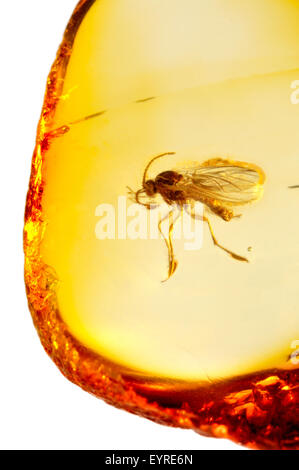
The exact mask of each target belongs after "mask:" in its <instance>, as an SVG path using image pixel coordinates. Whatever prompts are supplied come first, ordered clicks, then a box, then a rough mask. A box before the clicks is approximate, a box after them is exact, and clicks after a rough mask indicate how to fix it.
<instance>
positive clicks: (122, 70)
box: [24, 0, 299, 449]
mask: <svg viewBox="0 0 299 470" xmlns="http://www.w3.org/2000/svg"><path fill="white" fill-rule="evenodd" d="M298 90H299V5H298V3H297V2H294V1H291V0H277V1H275V2H268V1H266V0H243V1H242V2H231V1H227V0H210V1H209V2H206V1H203V0H184V1H182V0H164V1H163V2H161V1H160V0H151V1H150V2H149V1H147V0H119V1H118V2H111V1H110V0H109V1H108V0H101V1H100V0H82V1H81V2H80V3H79V5H78V6H77V8H76V10H75V12H74V14H73V16H72V18H71V20H70V22H69V25H68V27H67V29H66V32H65V36H64V39H63V42H62V44H61V46H60V48H59V51H58V54H57V58H56V60H55V62H54V65H53V67H52V69H51V72H50V75H49V78H48V83H47V90H46V95H45V102H44V106H43V109H42V115H41V119H40V123H39V126H38V132H37V141H36V148H35V151H34V156H33V163H32V174H31V179H30V186H29V192H28V197H27V205H26V215H25V229H24V249H25V278H26V287H27V295H28V301H29V307H30V310H31V313H32V316H33V320H34V324H35V326H36V328H37V330H38V333H39V335H40V339H41V342H42V344H43V346H44V348H45V349H46V351H47V352H48V354H49V355H50V356H51V358H52V359H53V360H54V362H55V363H56V364H57V366H58V367H59V368H60V370H61V371H62V372H63V374H64V375H65V376H66V377H67V378H68V379H69V380H71V381H72V382H74V383H76V384H78V385H79V386H80V387H82V388H83V389H84V390H86V391H88V392H90V393H93V394H94V395H96V396H98V397H100V398H103V399H105V400H106V401H107V402H108V403H110V404H113V405H116V406H119V407H122V408H124V409H126V410H128V411H132V412H134V413H138V414H142V415H144V416H145V417H147V418H150V419H153V420H155V421H158V422H160V423H164V424H168V425H172V426H178V427H183V428H191V429H194V430H195V431H197V432H199V433H201V434H205V435H209V436H215V437H225V438H229V439H232V440H234V441H236V442H238V443H240V444H242V445H244V446H248V447H251V448H258V449H296V448H299V444H298V442H299V432H298V425H299V408H298V406H299V384H298V363H299V316H298V275H299V262H298V260H299V245H298V231H299V221H298V217H297V214H298V203H299V189H298V185H299V134H298V125H299V92H298ZM162 153H169V155H166V156H165V158H164V157H163V158H161V159H157V160H156V161H154V162H153V165H152V166H151V167H150V168H149V170H148V172H149V174H148V175H147V176H148V179H149V180H151V181H154V183H155V185H154V186H153V184H152V183H147V182H146V181H143V174H144V170H145V168H146V167H147V165H148V164H149V162H150V161H151V159H153V158H154V157H155V156H158V155H159V154H162ZM207 162H208V163H207ZM215 162H218V163H215ZM219 162H220V163H219ZM236 162H239V163H236ZM213 165H214V167H215V165H216V166H217V165H218V169H216V170H215V169H214V170H211V167H213ZM219 165H220V166H221V165H222V168H221V171H219ZM238 165H239V166H238ZM223 166H225V170H224V169H223ZM228 167H229V168H230V170H228ZM232 167H234V168H236V167H238V173H237V176H236V172H235V170H232V169H231V168H232ZM196 168H197V169H198V168H199V170H195V169H196ZM202 168H206V170H205V171H209V178H210V179H209V181H208V182H207V180H205V182H203V179H202V175H203V170H202ZM207 168H208V170H207ZM240 168H241V170H240ZM190 169H192V170H190ZM183 171H185V173H184V175H185V176H184V178H185V179H184V182H185V183H186V185H187V186H186V185H185V186H184V190H185V191H186V192H185V193H184V194H187V191H189V192H188V194H189V195H190V194H192V195H193V196H194V194H198V193H197V192H196V191H195V190H193V192H190V184H191V183H192V184H194V182H196V181H197V183H196V184H197V185H199V182H200V185H201V186H200V189H201V194H202V192H204V194H205V197H206V199H203V197H202V199H201V200H199V202H200V207H199V210H200V211H202V212H200V215H201V222H202V223H201V225H200V232H199V236H200V237H201V238H200V240H199V241H200V244H199V245H197V246H195V247H194V244H193V248H192V246H191V248H190V244H191V245H192V240H191V241H190V239H189V238H188V237H186V236H185V235H186V233H183V235H182V236H181V237H180V236H178V233H179V232H176V236H175V233H174V231H173V232H172V231H171V227H168V230H167V229H166V231H165V230H164V232H163V230H162V232H163V233H164V235H165V239H163V237H162V236H161V234H160V232H159V231H157V226H158V225H159V218H157V217H156V218H155V214H158V212H159V207H160V206H162V203H165V202H166V204H164V205H166V206H167V199H168V202H169V204H168V206H169V207H170V206H171V203H174V202H178V201H180V200H182V198H181V199H180V197H181V193H179V192H176V190H177V189H178V188H174V187H173V186H171V185H172V184H177V181H176V179H175V178H173V175H177V174H183V173H180V172H183ZM195 171H199V174H200V175H201V176H200V178H199V179H197V180H196V181H195V180H194V179H193V180H192V178H193V177H194V174H195ZM164 172H167V173H164ZM169 172H175V173H169ZM215 172H216V173H217V177H216V176H215ZM212 173H213V175H212V176H211V174H212ZM161 174H163V175H164V177H165V174H166V175H168V176H167V178H168V179H166V180H165V178H164V180H163V181H164V183H165V181H166V182H167V185H168V186H167V188H166V189H167V191H168V192H167V193H166V192H165V191H166V190H165V185H164V186H163V188H164V189H163V188H162V186H161V184H162V183H163V181H162V180H161V177H160V179H159V178H158V180H157V179H156V178H157V176H159V175H161ZM190 175H191V176H190ZM232 175H233V178H232ZM170 176H171V177H172V180H170V179H169V178H170ZM187 178H189V180H188V179H187ZM190 178H191V179H190ZM236 178H238V181H237V180H236ZM244 178H245V180H244ZM191 180H192V181H191ZM161 181H162V183H161ZM170 181H171V185H170ZM198 181H199V182H198ZM157 182H158V183H159V186H158V189H159V191H157ZM190 182H191V183H190ZM145 183H146V184H145ZM164 183H163V184H164ZM169 185H170V186H171V187H169ZM188 185H189V186H188ZM186 187H187V189H186ZM128 188H131V189H128ZM140 188H141V189H143V190H144V191H143V193H138V194H139V195H140V199H139V200H138V201H136V191H137V190H138V189H140ZM161 188H162V189H163V191H164V193H163V191H161ZM203 188H204V191H202V190H203ZM145 189H146V191H145ZM154 189H155V191H154ZM195 189H196V188H195ZM197 189H198V188H197ZM170 190H171V191H172V192H169V191H170ZM228 190H230V199H229V198H228ZM249 191H252V195H251V196H250V197H249V196H248V192H249ZM254 191H255V193H254ZM215 192H216V193H217V194H216V195H215ZM162 193H163V194H164V195H166V196H167V197H166V196H165V198H164V200H163V197H161V195H162V196H163V194H162ZM134 194H135V200H134ZM132 196H133V197H132ZM216 196H217V197H216ZM146 197H150V200H151V202H154V203H155V204H156V205H157V206H158V207H156V208H151V209H149V208H148V207H146V206H142V204H140V202H145V201H146ZM194 198H195V199H194ZM194 198H193V199H194V200H196V197H195V196H194ZM228 199H229V200H228ZM240 200H241V201H243V202H244V201H245V202H246V204H237V203H236V201H237V202H240ZM211 201H212V202H211ZM137 202H139V204H138V203H137ZM197 202H198V201H197ZM134 203H135V204H134ZM136 203H137V204H136ZM166 208H167V207H166ZM225 211H228V212H225ZM185 216H186V214H185ZM207 217H208V219H209V221H210V226H211V228H212V230H213V234H214V236H215V239H216V238H217V242H218V244H219V245H221V247H225V248H226V252H225V251H224V250H223V249H219V248H221V247H219V246H216V244H215V243H213V239H212V238H211V230H209V226H208V224H207V223H206V222H204V221H203V218H207ZM198 219H200V217H199V218H197V219H196V218H193V222H194V223H195V221H196V220H198ZM184 220H185V219H184ZM186 220H187V222H186V224H187V225H188V220H189V219H188V217H187V216H186ZM164 222H167V218H166V219H165V221H164ZM189 222H190V220H189ZM187 225H186V226H187ZM191 225H192V224H191ZM191 225H190V226H189V230H193V229H192V227H193V225H192V227H191ZM180 226H181V227H183V224H181V225H180ZM161 227H162V226H161ZM190 227H191V228H190ZM193 228H194V227H193ZM192 233H193V232H192ZM194 233H195V232H194ZM181 234H182V233H181ZM197 241H198V240H197ZM170 242H171V244H172V248H173V251H171V249H170V248H171V244H170ZM214 242H215V240H214ZM167 243H168V245H167ZM186 243H187V248H186ZM167 246H168V251H167ZM231 252H233V253H236V254H238V256H239V258H243V261H244V259H246V260H247V261H248V262H246V263H245V262H242V259H238V258H237V257H233V256H231ZM171 256H172V257H173V258H172V259H171ZM167 269H168V276H167ZM165 279H167V280H166V282H161V281H165Z"/></svg>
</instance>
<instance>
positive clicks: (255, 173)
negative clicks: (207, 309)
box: [128, 152, 265, 279]
mask: <svg viewBox="0 0 299 470" xmlns="http://www.w3.org/2000/svg"><path fill="white" fill-rule="evenodd" d="M174 154H175V152H166V153H162V154H160V155H157V156H155V157H154V158H152V159H151V160H150V162H149V163H148V164H147V166H146V168H145V170H144V173H143V180H142V187H141V188H140V189H139V190H138V191H136V192H135V191H132V190H131V189H130V188H128V189H129V191H130V194H131V196H133V197H134V200H135V201H136V202H137V203H138V204H142V205H143V206H145V207H146V208H147V209H149V210H151V209H152V208H154V206H153V205H152V202H153V199H154V198H155V196H156V195H158V194H160V196H161V197H162V198H163V200H164V201H165V202H166V203H167V204H168V205H169V206H170V211H169V212H168V213H167V215H166V217H171V220H172V222H171V224H170V225H169V231H168V237H165V235H164V234H163V231H162V228H161V225H162V222H163V221H164V220H165V218H166V217H163V218H161V219H160V222H159V231H160V233H161V235H162V236H163V238H164V240H165V243H166V246H167V249H168V277H167V279H169V278H170V277H171V276H172V275H173V274H174V272H175V270H176V268H177V265H178V262H177V260H176V258H175V256H174V250H173V242H172V233H173V229H174V224H175V220H174V217H173V215H174V209H173V208H174V206H179V208H181V209H182V210H183V209H184V208H186V206H187V207H191V211H190V212H188V214H189V215H190V216H191V217H192V218H194V219H195V218H196V217H197V216H196V214H195V213H194V211H193V210H192V207H193V204H194V202H195V201H197V202H200V203H202V204H204V206H205V208H206V209H208V210H209V211H210V212H212V213H213V214H215V215H216V216H218V217H221V219H223V220H224V221H226V222H229V221H230V220H231V219H232V218H234V217H240V215H235V214H234V207H236V206H242V205H245V204H249V203H252V202H254V201H258V200H259V199H260V198H261V197H262V194H263V189H264V182H265V174H264V172H263V170H262V169H261V168H260V167H258V166H257V165H254V164H252V163H247V162H240V161H233V160H228V159H223V158H213V159H210V160H207V161H204V162H203V163H198V164H195V165H194V166H192V167H191V166H189V167H188V166H187V167H182V168H179V169H175V170H167V171H163V172H161V173H159V174H158V175H157V176H156V177H155V178H148V172H149V169H150V167H151V166H152V164H153V163H154V162H155V161H156V160H158V159H159V158H162V157H165V156H167V155H174ZM144 197H147V198H150V202H149V201H144ZM202 220H203V221H204V222H206V223H207V225H208V227H209V231H210V234H211V237H212V240H213V243H214V245H215V246H218V247H219V248H221V249H222V250H224V251H225V252H226V253H228V254H229V255H230V256H231V257H232V258H234V259H235V260H238V261H243V262H248V259H247V258H245V257H244V256H241V255H238V254H236V253H234V252H233V251H231V250H229V249H228V248H225V247H224V246H222V245H221V244H220V243H219V242H218V241H217V239H216V237H215V235H214V232H213V229H212V226H211V223H210V220H209V218H208V217H207V216H206V215H204V216H202Z"/></svg>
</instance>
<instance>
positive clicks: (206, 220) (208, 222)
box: [203, 216, 249, 263]
mask: <svg viewBox="0 0 299 470" xmlns="http://www.w3.org/2000/svg"><path fill="white" fill-rule="evenodd" d="M203 221H204V222H207V224H208V227H209V230H210V234H211V237H212V240H213V242H214V245H215V246H218V247H219V248H221V249H222V250H224V251H225V252H226V253H228V254H229V255H230V256H231V257H232V258H234V259H236V260H238V261H246V262H247V263H249V261H248V259H247V258H244V256H240V255H237V254H236V253H234V252H233V251H231V250H228V249H227V248H225V247H224V246H222V245H220V243H218V241H217V239H216V237H215V235H214V232H213V229H212V226H211V222H210V221H209V219H208V218H207V217H205V216H204V217H203Z"/></svg>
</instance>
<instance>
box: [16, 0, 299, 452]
mask: <svg viewBox="0 0 299 470" xmlns="http://www.w3.org/2000/svg"><path fill="white" fill-rule="evenodd" d="M94 2H95V0H82V1H81V2H80V3H79V5H78V6H77V8H76V10H75V12H74V14H73V17H72V19H71V20H70V23H69V25H68V27H67V30H66V33H65V36H64V39H63V42H62V45H61V46H60V49H59V51H58V54H57V58H56V60H55V62H54V65H53V67H52V70H51V73H50V75H49V78H48V82H47V90H46V95H45V102H44V106H43V110H42V115H41V119H40V122H39V126H38V132H37V141H36V147H35V151H34V155H33V162H32V173H31V179H30V185H29V191H28V196H27V203H26V212H25V228H24V252H25V281H26V289H27V296H28V303H29V308H30V311H31V314H32V318H33V321H34V325H35V327H36V329H37V331H38V334H39V337H40V340H41V342H42V344H43V347H44V348H45V350H46V352H47V353H48V355H49V356H50V357H51V358H52V360H53V361H54V362H55V364H56V365H57V366H58V367H59V369H60V370H61V372H62V373H63V374H64V375H65V376H66V377H67V378H68V379H69V380H71V381H72V382H73V383H75V384H77V385H79V386H80V387H82V388H83V389H84V390H86V391H87V392H89V393H91V394H93V395H95V396H97V397H99V398H103V399H104V400H105V401H106V402H107V403H109V404H112V405H114V406H117V407H121V408H124V409H126V410H127V411H130V412H132V413H136V414H139V415H142V416H145V417H147V418H149V419H152V420H154V421H156V422H158V423H162V424H166V425H169V426H177V427H181V428H186V429H193V430H195V431H197V432H199V433H200V434H204V435H206V436H214V437H221V438H230V439H232V440H234V441H235V442H237V443H239V444H242V445H245V446H248V447H251V448H255V449H299V432H298V431H299V429H298V422H299V381H298V378H299V376H298V374H299V371H298V369H296V370H279V369H273V370H265V371H262V372H259V373H254V374H248V375H246V376H241V377H235V378H232V379H229V380H225V381H219V382H213V383H211V384H209V386H207V385H206V384H199V383H186V382H184V381H167V380H160V379H149V377H147V376H143V375H140V376H139V377H138V379H137V378H136V373H135V372H134V371H133V370H131V369H130V368H127V367H123V366H119V365H118V364H116V363H114V362H112V361H109V360H107V359H105V358H104V357H101V356H100V355H99V354H96V353H95V352H93V351H91V350H90V349H88V348H87V347H85V346H83V345H82V344H80V342H79V341H78V340H77V339H76V338H75V337H74V336H73V335H72V334H71V333H70V332H69V330H68V328H67V326H66V325H65V323H64V322H63V320H62V318H61V316H60V313H59V310H58V306H57V298H56V287H57V283H58V282H59V281H58V280H57V275H56V273H55V271H54V269H53V268H51V266H47V265H45V264H44V262H43V261H42V259H41V256H40V244H41V241H42V239H43V235H44V231H45V228H46V222H45V221H44V220H43V207H42V199H43V189H44V182H43V163H44V156H45V152H46V151H47V150H48V149H49V147H50V145H51V143H52V141H53V139H56V138H58V137H60V136H62V135H64V134H65V133H67V132H68V131H69V129H70V127H69V125H65V126H62V127H60V128H58V129H54V130H51V123H52V118H53V115H54V112H55V109H56V106H57V104H58V102H59V100H61V99H65V98H66V97H65V96H63V95H62V84H63V80H64V76H65V72H66V68H67V65H68V61H69V57H70V54H71V51H72V47H73V41H74V38H75V36H76V32H77V30H78V28H79V26H80V24H81V22H82V19H83V18H84V16H85V14H86V13H87V12H88V10H89V9H90V7H91V6H92V5H93V3H94ZM146 100H150V98H147V99H146V98H145V99H144V100H143V101H146ZM141 101H142V100H141ZM90 117H92V116H90ZM88 118H89V117H87V118H86V119H88Z"/></svg>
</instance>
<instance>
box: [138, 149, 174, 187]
mask: <svg viewBox="0 0 299 470" xmlns="http://www.w3.org/2000/svg"><path fill="white" fill-rule="evenodd" d="M166 155H175V152H165V153H161V155H157V156H156V157H154V158H152V159H151V161H150V162H149V163H148V164H147V165H146V167H145V170H144V174H143V180H142V185H143V186H144V185H145V183H146V180H147V173H148V170H149V168H150V166H151V165H152V163H153V162H154V161H155V160H157V159H158V158H161V157H165V156H166Z"/></svg>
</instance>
